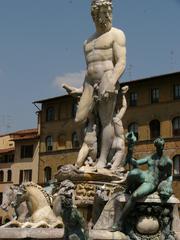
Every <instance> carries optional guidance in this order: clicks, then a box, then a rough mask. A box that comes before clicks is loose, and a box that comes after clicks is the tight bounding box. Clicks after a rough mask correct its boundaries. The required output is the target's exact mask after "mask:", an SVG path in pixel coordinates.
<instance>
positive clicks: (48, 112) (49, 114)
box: [46, 107, 55, 122]
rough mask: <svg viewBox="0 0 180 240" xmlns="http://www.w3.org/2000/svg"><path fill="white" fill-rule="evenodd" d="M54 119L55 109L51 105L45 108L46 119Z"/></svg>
mask: <svg viewBox="0 0 180 240" xmlns="http://www.w3.org/2000/svg"><path fill="white" fill-rule="evenodd" d="M53 120H55V110H54V108H53V107H49V108H47V110H46V121H47V122H49V121H53Z"/></svg>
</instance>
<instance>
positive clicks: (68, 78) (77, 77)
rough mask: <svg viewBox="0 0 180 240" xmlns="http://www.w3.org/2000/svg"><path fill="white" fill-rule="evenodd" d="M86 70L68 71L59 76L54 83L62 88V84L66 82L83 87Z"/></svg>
mask: <svg viewBox="0 0 180 240" xmlns="http://www.w3.org/2000/svg"><path fill="white" fill-rule="evenodd" d="M84 77H85V71H81V72H74V73H66V74H64V75H62V76H57V77H56V78H55V80H54V85H55V86H56V87H58V88H59V89H60V90H62V84H63V83H66V84H69V85H70V86H73V87H77V88H79V87H81V86H82V85H83V81H84Z"/></svg>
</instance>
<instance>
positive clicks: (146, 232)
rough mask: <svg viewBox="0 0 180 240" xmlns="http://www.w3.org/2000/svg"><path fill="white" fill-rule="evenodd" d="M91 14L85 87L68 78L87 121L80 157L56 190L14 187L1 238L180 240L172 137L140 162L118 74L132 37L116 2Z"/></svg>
mask: <svg viewBox="0 0 180 240" xmlns="http://www.w3.org/2000/svg"><path fill="white" fill-rule="evenodd" d="M91 15H92V19H93V21H94V24H95V28H96V32H95V33H94V34H92V35H91V36H90V37H89V38H88V40H86V41H85V43H84V52H85V58H86V63H87V72H86V76H85V80H84V84H83V87H82V88H75V87H73V86H69V85H67V84H63V87H64V88H65V89H66V91H67V92H68V94H70V95H72V96H73V97H76V98H77V97H78V98H79V99H80V100H79V104H78V109H77V113H76V117H75V121H76V122H77V123H79V124H80V123H86V130H85V137H84V142H83V144H82V147H81V149H80V151H79V154H78V157H77V161H76V163H75V165H64V166H62V167H61V168H60V169H59V171H58V172H57V174H56V175H55V179H56V181H55V182H54V184H53V189H52V194H48V193H46V192H45V190H44V189H43V188H42V187H40V186H38V185H36V184H34V183H32V182H30V183H23V184H22V185H21V186H19V187H12V188H11V189H10V192H9V193H8V194H9V195H8V196H9V201H8V202H7V203H4V204H3V205H2V206H1V208H3V209H6V208H8V206H10V205H11V206H13V207H14V209H15V217H14V219H13V220H12V221H11V222H9V223H8V224H6V225H3V226H2V227H1V228H0V240H2V239H36V240H38V239H67V240H68V239H70V240H71V239H77V240H78V239H79V240H86V239H96V240H98V239H99V240H105V239H109V240H110V239H114V240H115V239H117V240H126V239H127V240H128V239H132V240H141V239H146V240H160V239H164V240H175V239H178V237H179V239H180V234H179V233H180V221H179V216H178V211H177V204H179V200H178V199H176V198H175V197H174V196H173V191H172V174H171V173H172V161H171V160H170V159H169V158H168V156H165V155H164V152H163V149H164V144H165V142H164V139H162V138H161V137H159V138H157V139H156V140H155V141H154V145H155V148H156V151H155V152H154V153H153V154H152V155H150V156H147V157H145V158H143V159H138V160H135V159H134V158H133V149H134V145H135V144H136V137H135V135H134V134H133V132H130V133H128V134H127V135H126V137H125V133H124V128H123V124H122V118H123V116H124V114H125V113H126V109H127V101H126V93H127V91H128V86H124V87H122V88H121V89H120V85H119V82H118V80H119V78H120V77H121V76H122V74H123V72H124V70H125V65H126V41H125V35H124V33H123V31H122V30H120V29H117V28H114V27H112V0H92V3H91ZM120 102H121V104H119V103H120ZM119 106H121V107H119ZM126 140H127V143H128V150H127V154H126V152H125V141H126ZM143 164H146V165H147V170H146V171H145V170H141V169H140V167H139V166H140V165H143Z"/></svg>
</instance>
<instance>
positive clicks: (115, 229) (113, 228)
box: [110, 224, 121, 232]
mask: <svg viewBox="0 0 180 240" xmlns="http://www.w3.org/2000/svg"><path fill="white" fill-rule="evenodd" d="M117 231H119V232H120V231H121V229H120V227H119V225H117V224H114V225H113V226H112V227H111V229H110V232H117Z"/></svg>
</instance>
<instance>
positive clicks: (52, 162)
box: [34, 96, 83, 185]
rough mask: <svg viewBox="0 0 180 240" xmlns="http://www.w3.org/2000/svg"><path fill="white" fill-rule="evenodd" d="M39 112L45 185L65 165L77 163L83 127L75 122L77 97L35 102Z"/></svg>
mask: <svg viewBox="0 0 180 240" xmlns="http://www.w3.org/2000/svg"><path fill="white" fill-rule="evenodd" d="M34 104H36V106H37V104H41V109H40V111H39V120H38V123H39V124H38V126H39V134H40V142H39V180H38V182H39V184H41V185H45V184H46V183H47V182H48V181H49V180H50V179H51V178H52V177H53V176H54V175H55V174H56V173H57V171H58V169H59V168H60V167H61V166H62V165H65V164H72V163H74V162H75V160H76V158H77V154H78V150H79V147H80V145H81V143H82V139H83V137H82V135H83V128H82V126H79V125H78V124H77V123H75V121H74V117H75V112H76V107H77V104H76V100H75V99H73V98H72V97H70V96H61V97H55V98H51V99H45V100H40V101H37V102H35V103H34Z"/></svg>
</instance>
